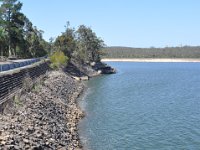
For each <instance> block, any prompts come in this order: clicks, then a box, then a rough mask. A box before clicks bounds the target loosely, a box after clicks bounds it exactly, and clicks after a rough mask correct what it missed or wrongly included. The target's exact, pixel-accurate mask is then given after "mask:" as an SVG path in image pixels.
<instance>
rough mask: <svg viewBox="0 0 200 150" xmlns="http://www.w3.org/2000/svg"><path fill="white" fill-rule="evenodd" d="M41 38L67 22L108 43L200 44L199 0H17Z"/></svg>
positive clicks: (113, 44)
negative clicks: (88, 27)
mask: <svg viewBox="0 0 200 150" xmlns="http://www.w3.org/2000/svg"><path fill="white" fill-rule="evenodd" d="M21 2H22V3H23V9H22V11H23V12H24V13H25V14H26V15H27V17H28V18H29V19H30V20H31V21H32V22H33V24H34V25H36V26H37V27H38V28H39V29H41V30H43V31H44V32H45V33H44V38H45V39H46V40H48V39H49V38H50V37H56V36H58V35H60V33H61V32H63V31H64V30H65V28H64V25H65V24H66V22H67V21H70V23H71V26H72V27H77V26H79V25H81V24H85V25H87V26H90V27H91V28H92V29H93V30H94V31H95V32H96V33H97V35H98V36H100V37H101V38H102V39H103V40H104V41H105V43H106V44H107V45H108V46H129V47H151V46H155V47H165V46H180V45H181V44H182V45H200V0H21Z"/></svg>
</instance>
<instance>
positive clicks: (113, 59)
mask: <svg viewBox="0 0 200 150" xmlns="http://www.w3.org/2000/svg"><path fill="white" fill-rule="evenodd" d="M101 61H102V62H200V58H104V59H101Z"/></svg>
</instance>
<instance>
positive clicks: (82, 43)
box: [0, 0, 104, 63]
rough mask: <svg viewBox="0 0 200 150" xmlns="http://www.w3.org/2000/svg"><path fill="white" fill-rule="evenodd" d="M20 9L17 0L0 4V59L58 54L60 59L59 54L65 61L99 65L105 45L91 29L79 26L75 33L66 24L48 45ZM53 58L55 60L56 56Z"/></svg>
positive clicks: (20, 5) (3, 0)
mask: <svg viewBox="0 0 200 150" xmlns="http://www.w3.org/2000/svg"><path fill="white" fill-rule="evenodd" d="M21 8H22V3H21V2H19V1H18V0H0V56H6V57H13V56H14V57H18V58H31V57H41V56H45V55H47V54H48V55H53V54H54V53H56V52H60V53H56V55H57V56H59V58H62V59H63V58H64V57H61V54H64V55H65V57H67V59H66V60H71V59H74V60H76V61H78V62H82V63H86V62H93V61H95V62H97V61H100V56H101V50H102V48H103V47H104V42H103V40H101V39H100V38H99V37H97V36H96V34H95V32H93V31H92V29H91V28H90V27H87V26H85V25H80V26H79V27H78V29H77V30H75V28H71V27H70V24H69V22H67V25H66V29H65V31H64V32H63V33H62V34H61V35H60V36H58V37H56V38H54V39H53V38H50V40H49V42H47V41H45V40H44V39H43V36H42V35H43V31H41V30H39V29H38V28H37V27H36V26H33V24H32V22H31V21H30V20H29V19H28V18H27V17H26V15H25V14H23V13H22V12H21ZM53 58H54V59H53V60H56V59H55V56H54V57H53ZM62 61H63V60H62Z"/></svg>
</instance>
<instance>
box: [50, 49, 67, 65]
mask: <svg viewBox="0 0 200 150" xmlns="http://www.w3.org/2000/svg"><path fill="white" fill-rule="evenodd" d="M68 60H69V58H68V57H67V56H65V54H64V53H63V52H61V51H56V52H55V53H54V54H53V55H52V56H51V57H50V61H51V67H52V68H53V69H58V68H60V67H63V66H66V65H67V63H68Z"/></svg>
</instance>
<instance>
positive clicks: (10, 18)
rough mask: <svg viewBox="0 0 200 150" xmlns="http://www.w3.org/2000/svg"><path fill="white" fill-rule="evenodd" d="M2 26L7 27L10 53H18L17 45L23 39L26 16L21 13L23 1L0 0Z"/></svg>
mask: <svg viewBox="0 0 200 150" xmlns="http://www.w3.org/2000/svg"><path fill="white" fill-rule="evenodd" d="M0 2H1V6H0V15H1V17H0V18H1V22H0V23H1V26H2V27H3V28H4V29H5V31H6V32H7V36H8V54H9V56H11V55H16V47H17V46H18V43H19V42H20V41H21V40H22V38H23V36H22V33H23V27H24V18H25V15H24V14H23V13H21V12H20V11H21V8H22V3H21V2H18V1H17V0H0Z"/></svg>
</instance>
